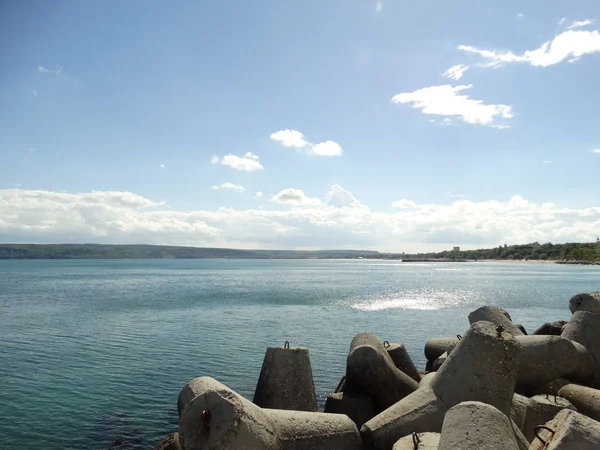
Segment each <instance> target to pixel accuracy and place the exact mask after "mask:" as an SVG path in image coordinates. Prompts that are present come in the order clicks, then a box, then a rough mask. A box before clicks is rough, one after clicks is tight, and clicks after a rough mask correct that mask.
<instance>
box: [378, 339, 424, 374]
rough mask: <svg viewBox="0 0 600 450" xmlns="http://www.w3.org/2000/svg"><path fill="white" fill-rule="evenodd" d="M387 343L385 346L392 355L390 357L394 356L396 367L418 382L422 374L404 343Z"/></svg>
mask: <svg viewBox="0 0 600 450" xmlns="http://www.w3.org/2000/svg"><path fill="white" fill-rule="evenodd" d="M385 344H386V343H385V342H384V347H385V349H386V350H387V352H388V355H390V358H392V361H394V364H395V365H396V367H397V368H398V369H400V370H401V371H402V372H404V373H405V374H406V375H408V376H409V377H411V378H412V379H413V380H415V381H416V382H417V383H418V382H419V381H421V375H420V374H419V371H418V370H417V368H416V367H415V363H413V361H412V359H410V355H409V354H408V352H407V351H406V347H404V344H398V343H395V342H392V343H387V345H385Z"/></svg>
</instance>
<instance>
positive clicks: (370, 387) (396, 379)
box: [344, 333, 419, 411]
mask: <svg viewBox="0 0 600 450" xmlns="http://www.w3.org/2000/svg"><path fill="white" fill-rule="evenodd" d="M418 387H419V384H418V383H417V382H416V381H415V380H413V379H412V378H410V377H409V376H408V375H406V374H405V373H404V372H402V371H401V370H399V369H398V368H397V367H396V366H395V365H394V362H393V361H392V358H390V355H388V353H387V351H386V350H385V347H384V346H383V344H382V343H381V340H380V339H379V338H378V337H377V336H375V335H374V334H373V333H359V334H357V335H356V336H355V337H354V339H353V340H352V343H351V345H350V353H349V354H348V359H347V363H346V384H345V388H344V389H345V391H346V392H350V393H359V394H361V393H364V392H366V393H368V394H369V395H370V396H371V397H372V398H373V400H374V402H375V407H376V409H377V411H382V410H384V409H385V408H388V407H389V406H391V405H393V404H394V403H396V402H397V401H398V400H400V399H402V398H404V397H406V396H407V395H409V394H410V393H412V392H414V391H416V390H417V388H418Z"/></svg>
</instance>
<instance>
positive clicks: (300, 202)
mask: <svg viewBox="0 0 600 450" xmlns="http://www.w3.org/2000/svg"><path fill="white" fill-rule="evenodd" d="M270 200H271V201H272V202H275V203H281V204H283V205H295V206H318V205H320V204H321V200H319V199H318V198H310V197H307V196H306V195H305V194H304V191H302V189H294V188H288V189H284V190H283V191H281V192H279V193H278V194H275V195H274V196H273V197H271V199H270Z"/></svg>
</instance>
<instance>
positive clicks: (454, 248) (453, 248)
mask: <svg viewBox="0 0 600 450" xmlns="http://www.w3.org/2000/svg"><path fill="white" fill-rule="evenodd" d="M452 251H453V252H460V247H452Z"/></svg>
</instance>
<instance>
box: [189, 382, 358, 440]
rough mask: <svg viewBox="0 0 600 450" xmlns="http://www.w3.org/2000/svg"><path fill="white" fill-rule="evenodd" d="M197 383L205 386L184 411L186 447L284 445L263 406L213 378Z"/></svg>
mask: <svg viewBox="0 0 600 450" xmlns="http://www.w3.org/2000/svg"><path fill="white" fill-rule="evenodd" d="M189 384H190V383H188V385H189ZM194 385H195V386H202V387H203V390H202V391H200V390H199V389H197V392H198V393H199V395H197V396H196V397H195V398H193V399H192V400H191V401H190V402H188V403H187V405H186V406H185V407H184V408H183V411H182V412H181V417H180V418H179V443H180V445H181V447H182V449H183V450H208V449H211V450H230V449H235V448H243V449H248V450H261V449H263V450H281V449H282V448H283V447H282V444H281V441H280V440H279V437H278V436H277V433H276V432H275V428H274V425H273V423H272V422H271V419H270V418H269V416H268V415H267V414H266V413H265V411H264V410H263V409H261V408H260V407H258V406H256V405H255V404H253V403H251V402H250V401H248V400H246V399H245V398H243V397H242V396H241V395H238V394H236V393H235V392H233V391H232V390H231V389H229V388H228V387H227V386H225V385H224V384H221V383H219V382H218V381H217V380H215V379H213V378H210V377H201V378H199V379H196V383H194ZM348 420H350V419H348Z"/></svg>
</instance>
